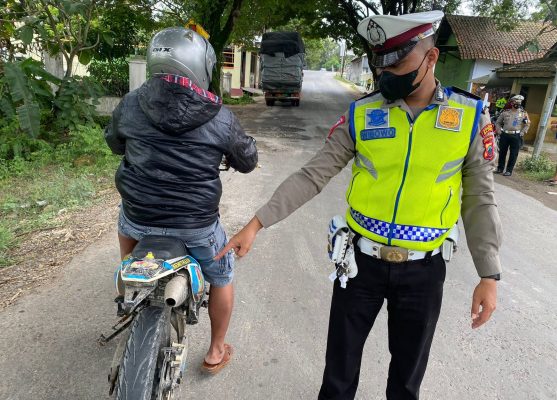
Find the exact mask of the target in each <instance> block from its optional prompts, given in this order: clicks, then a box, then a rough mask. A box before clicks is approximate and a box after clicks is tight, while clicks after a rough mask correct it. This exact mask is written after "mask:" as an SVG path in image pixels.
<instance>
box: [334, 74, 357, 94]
mask: <svg viewBox="0 0 557 400" xmlns="http://www.w3.org/2000/svg"><path fill="white" fill-rule="evenodd" d="M335 79H336V80H337V81H339V82H342V83H345V84H347V85H350V87H351V88H352V89H354V90H358V88H357V87H356V85H355V84H354V82H352V81H349V80H348V79H345V78H344V77H342V76H340V75H336V74H335Z"/></svg>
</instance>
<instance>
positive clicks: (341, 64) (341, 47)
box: [339, 39, 346, 78]
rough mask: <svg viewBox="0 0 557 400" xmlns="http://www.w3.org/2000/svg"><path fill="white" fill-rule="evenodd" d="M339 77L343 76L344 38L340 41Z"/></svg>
mask: <svg viewBox="0 0 557 400" xmlns="http://www.w3.org/2000/svg"><path fill="white" fill-rule="evenodd" d="M339 47H340V77H341V78H344V62H345V59H346V40H344V39H342V40H341V41H340V46H339Z"/></svg>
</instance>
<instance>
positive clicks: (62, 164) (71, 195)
mask: <svg viewBox="0 0 557 400" xmlns="http://www.w3.org/2000/svg"><path fill="white" fill-rule="evenodd" d="M119 161H120V157H119V156H115V155H113V154H112V153H111V151H110V149H108V147H107V145H106V143H105V142H104V137H103V132H102V129H101V128H100V127H98V126H96V127H78V129H76V130H75V131H74V132H71V133H70V135H69V139H68V141H66V142H65V143H63V144H59V145H58V146H51V147H48V148H47V147H45V148H44V149H42V150H40V151H39V152H36V153H34V154H33V155H32V157H29V159H22V158H14V159H13V160H9V161H8V160H0V266H6V265H9V264H11V263H12V262H13V261H14V260H13V259H10V257H9V254H13V251H10V250H13V248H14V247H16V246H17V243H18V238H19V237H21V236H22V235H25V234H27V233H29V232H33V231H37V230H41V229H47V228H52V227H56V226H57V224H58V223H59V222H56V217H58V216H59V215H61V214H63V213H65V212H67V211H71V210H74V209H76V208H81V207H85V206H88V205H90V204H92V203H93V202H94V201H95V198H96V195H97V194H98V193H99V192H100V191H102V190H103V189H106V188H109V187H112V186H113V176H114V172H115V170H116V168H117V166H118V163H119ZM84 223H88V221H84Z"/></svg>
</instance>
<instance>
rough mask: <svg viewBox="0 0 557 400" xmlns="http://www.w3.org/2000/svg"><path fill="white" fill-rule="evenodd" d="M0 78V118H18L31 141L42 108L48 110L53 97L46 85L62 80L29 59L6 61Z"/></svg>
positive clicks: (34, 134) (37, 131)
mask: <svg viewBox="0 0 557 400" xmlns="http://www.w3.org/2000/svg"><path fill="white" fill-rule="evenodd" d="M2 67H3V70H4V74H3V76H2V77H1V78H0V115H2V116H3V117H4V118H6V119H7V120H11V119H12V118H14V117H16V116H17V120H18V122H19V126H20V128H21V130H22V131H24V132H25V133H26V134H27V135H29V136H30V137H31V138H36V137H37V136H38V135H39V130H40V122H41V109H44V108H50V107H51V104H52V101H53V98H54V94H53V93H52V90H51V87H50V86H49V83H53V84H55V85H59V84H60V82H61V80H60V79H59V78H57V77H55V76H54V75H52V74H50V73H48V72H47V71H45V70H44V68H43V66H42V64H41V63H40V62H38V61H36V60H32V59H30V58H28V59H25V60H22V61H15V62H6V63H3V65H2Z"/></svg>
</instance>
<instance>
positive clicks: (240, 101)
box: [222, 94, 255, 105]
mask: <svg viewBox="0 0 557 400" xmlns="http://www.w3.org/2000/svg"><path fill="white" fill-rule="evenodd" d="M222 102H223V104H226V105H244V104H253V103H255V100H253V98H252V97H251V96H250V95H248V94H244V95H243V96H242V97H240V98H237V99H234V98H232V97H230V96H224V97H223V98H222Z"/></svg>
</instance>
